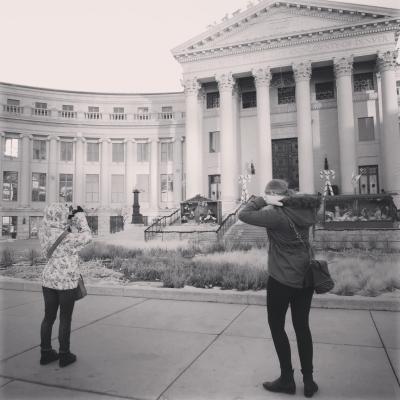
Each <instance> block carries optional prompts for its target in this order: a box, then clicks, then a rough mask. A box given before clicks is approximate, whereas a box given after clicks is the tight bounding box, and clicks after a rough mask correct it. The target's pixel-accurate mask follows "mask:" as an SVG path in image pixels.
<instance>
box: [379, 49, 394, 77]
mask: <svg viewBox="0 0 400 400" xmlns="http://www.w3.org/2000/svg"><path fill="white" fill-rule="evenodd" d="M398 55H399V51H398V50H395V51H386V52H384V53H382V52H379V53H378V57H377V60H376V63H377V66H378V70H379V72H383V71H389V70H392V71H394V70H395V69H396V66H397V61H396V60H397V57H398Z"/></svg>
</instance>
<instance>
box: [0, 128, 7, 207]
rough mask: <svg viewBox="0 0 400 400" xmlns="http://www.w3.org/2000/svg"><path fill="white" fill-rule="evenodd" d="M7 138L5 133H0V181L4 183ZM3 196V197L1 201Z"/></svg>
mask: <svg viewBox="0 0 400 400" xmlns="http://www.w3.org/2000/svg"><path fill="white" fill-rule="evenodd" d="M5 137H6V134H5V133H4V132H0V174H1V176H0V179H1V181H3V170H4V164H3V158H4V138H5ZM2 198H3V196H1V198H0V201H1V199H2Z"/></svg>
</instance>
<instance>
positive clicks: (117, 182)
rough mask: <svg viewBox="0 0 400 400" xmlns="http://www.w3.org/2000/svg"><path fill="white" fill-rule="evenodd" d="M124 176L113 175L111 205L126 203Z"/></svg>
mask: <svg viewBox="0 0 400 400" xmlns="http://www.w3.org/2000/svg"><path fill="white" fill-rule="evenodd" d="M124 178H125V176H124V175H111V203H124V202H125V199H124V197H125V196H124V195H125V193H124V190H125V188H124V186H125V185H124Z"/></svg>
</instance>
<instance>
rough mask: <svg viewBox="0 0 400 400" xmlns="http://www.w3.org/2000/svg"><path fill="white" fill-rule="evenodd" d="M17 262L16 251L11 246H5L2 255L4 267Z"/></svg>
mask: <svg viewBox="0 0 400 400" xmlns="http://www.w3.org/2000/svg"><path fill="white" fill-rule="evenodd" d="M14 263H15V251H14V250H13V249H10V248H9V247H5V248H4V249H3V250H2V252H1V256H0V265H1V266H2V267H6V268H8V267H11V266H12V265H13V264H14Z"/></svg>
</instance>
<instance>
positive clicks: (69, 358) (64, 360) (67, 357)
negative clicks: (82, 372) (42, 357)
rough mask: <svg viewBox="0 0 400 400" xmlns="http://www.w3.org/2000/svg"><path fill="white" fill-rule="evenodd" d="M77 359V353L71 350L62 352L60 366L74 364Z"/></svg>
mask: <svg viewBox="0 0 400 400" xmlns="http://www.w3.org/2000/svg"><path fill="white" fill-rule="evenodd" d="M75 361H76V355H75V354H72V353H71V352H68V353H60V362H59V364H60V367H66V366H67V365H69V364H72V363H74V362H75Z"/></svg>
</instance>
